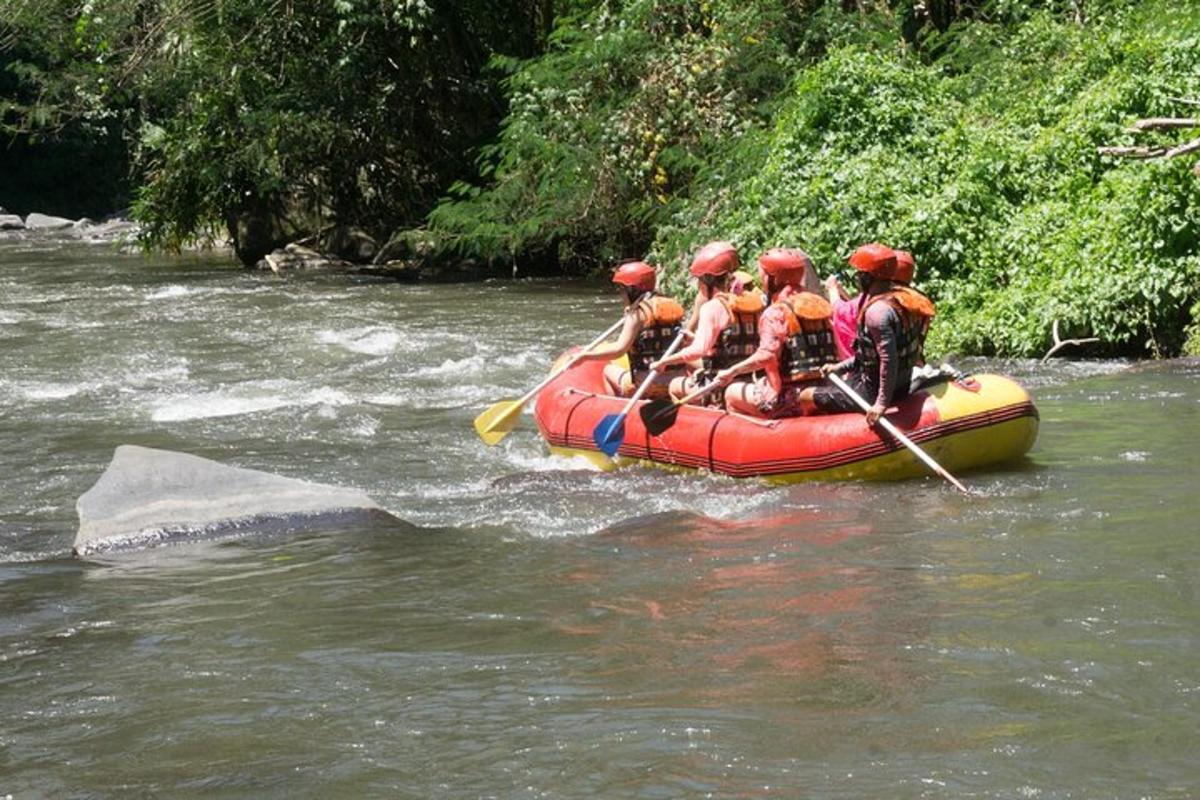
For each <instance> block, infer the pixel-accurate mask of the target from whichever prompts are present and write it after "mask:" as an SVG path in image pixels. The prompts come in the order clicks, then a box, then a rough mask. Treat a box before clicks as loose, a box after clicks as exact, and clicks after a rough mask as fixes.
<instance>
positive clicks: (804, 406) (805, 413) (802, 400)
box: [796, 386, 821, 417]
mask: <svg viewBox="0 0 1200 800" xmlns="http://www.w3.org/2000/svg"><path fill="white" fill-rule="evenodd" d="M816 392H817V387H816V386H809V387H806V388H804V389H801V390H800V394H799V395H797V397H796V408H797V410H798V411H799V414H800V416H802V417H809V416H812V415H813V414H819V413H821V412H820V411H819V410H818V409H817V401H816V400H814V399H813V395H815V394H816Z"/></svg>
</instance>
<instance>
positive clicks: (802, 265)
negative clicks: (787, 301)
mask: <svg viewBox="0 0 1200 800" xmlns="http://www.w3.org/2000/svg"><path fill="white" fill-rule="evenodd" d="M758 266H759V267H760V268H761V269H762V271H763V272H765V273H767V274H768V275H770V276H771V277H772V278H773V279H774V280H775V282H776V283H778V284H781V285H785V286H799V285H800V284H802V283H804V272H805V271H806V270H810V269H812V259H810V258H809V257H808V253H805V252H804V251H803V250H795V249H792V248H788V247H776V248H773V249H771V250H768V251H767V252H765V253H763V254H762V255H761V256H759V257H758Z"/></svg>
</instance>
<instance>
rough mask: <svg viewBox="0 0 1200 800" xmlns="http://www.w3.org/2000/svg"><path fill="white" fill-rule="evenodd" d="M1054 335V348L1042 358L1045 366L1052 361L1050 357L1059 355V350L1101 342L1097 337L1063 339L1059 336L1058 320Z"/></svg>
mask: <svg viewBox="0 0 1200 800" xmlns="http://www.w3.org/2000/svg"><path fill="white" fill-rule="evenodd" d="M1053 333H1054V347H1051V348H1050V349H1049V350H1047V351H1046V355H1044V356H1042V363H1043V364H1045V363H1046V362H1047V361H1049V360H1050V356H1052V355H1054V354H1055V353H1057V352H1058V351H1059V350H1061V349H1062V348H1064V347H1067V346H1069V345H1073V344H1091V343H1092V342H1098V341H1100V340H1099V339H1098V338H1096V337H1095V336H1091V337H1088V338H1087V339H1061V338H1059V336H1058V320H1054V329H1053Z"/></svg>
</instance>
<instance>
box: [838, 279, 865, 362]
mask: <svg viewBox="0 0 1200 800" xmlns="http://www.w3.org/2000/svg"><path fill="white" fill-rule="evenodd" d="M861 301H862V296H861V295H859V296H858V297H856V298H854V299H853V300H837V301H835V302H834V304H833V341H834V344H835V345H837V354H838V358H839V359H842V360H844V359H847V358H849V357H850V356H852V355H854V337H855V336H857V335H858V305H859V303H860V302H861Z"/></svg>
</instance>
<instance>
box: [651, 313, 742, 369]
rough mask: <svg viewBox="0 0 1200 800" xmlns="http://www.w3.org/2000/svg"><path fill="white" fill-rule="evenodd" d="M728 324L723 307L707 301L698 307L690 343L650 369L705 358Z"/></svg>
mask: <svg viewBox="0 0 1200 800" xmlns="http://www.w3.org/2000/svg"><path fill="white" fill-rule="evenodd" d="M728 322H729V312H728V311H726V310H725V306H723V305H721V303H719V302H717V301H715V300H709V301H708V302H706V303H705V304H704V305H703V306H701V307H700V319H699V321H698V322H697V324H696V338H695V339H693V340H692V343H691V344H689V345H688V346H687V347H685V348H683V349H682V350H677V351H676V352H675V354H674V355H672V356H670V357H668V358H664V359H660V360H659V361H656V362H655V363H653V364H651V365H650V368H651V369H653V370H662V369H664V368H665V367H671V366H674V365H676V364H683V363H685V362H687V361H693V360H695V359H697V358H703V357H705V356H707V355H708V354H709V353H711V352H712V350H713V347H715V346H716V343H717V337H718V336H720V335H721V331H722V330H724V328H725V325H726V324H727V323H728Z"/></svg>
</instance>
